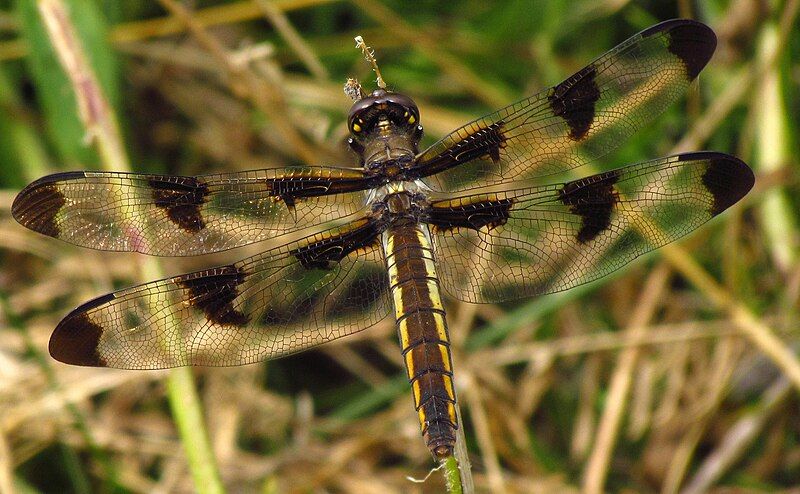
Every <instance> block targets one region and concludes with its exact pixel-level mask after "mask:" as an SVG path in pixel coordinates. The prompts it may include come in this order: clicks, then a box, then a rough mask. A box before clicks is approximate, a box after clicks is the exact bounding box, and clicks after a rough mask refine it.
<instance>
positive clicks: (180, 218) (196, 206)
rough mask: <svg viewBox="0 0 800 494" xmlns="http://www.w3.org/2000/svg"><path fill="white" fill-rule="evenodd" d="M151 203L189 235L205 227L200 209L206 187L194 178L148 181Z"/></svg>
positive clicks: (165, 178)
mask: <svg viewBox="0 0 800 494" xmlns="http://www.w3.org/2000/svg"><path fill="white" fill-rule="evenodd" d="M150 187H152V189H153V201H154V204H155V205H156V207H159V208H161V209H164V210H165V211H166V212H167V215H168V216H169V219H170V220H172V222H173V223H175V224H176V225H178V226H179V227H181V228H182V229H184V230H186V231H187V232H190V233H197V232H199V231H200V230H202V229H203V228H205V227H206V225H205V222H204V221H203V215H202V213H201V212H200V208H201V206H202V205H203V203H204V202H205V201H206V196H207V195H208V186H206V184H205V183H204V182H202V181H200V180H198V179H197V178H196V177H159V178H152V179H151V180H150Z"/></svg>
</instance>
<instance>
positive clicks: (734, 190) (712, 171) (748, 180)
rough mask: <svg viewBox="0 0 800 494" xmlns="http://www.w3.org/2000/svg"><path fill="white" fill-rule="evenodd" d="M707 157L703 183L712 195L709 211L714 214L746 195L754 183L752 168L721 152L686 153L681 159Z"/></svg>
mask: <svg viewBox="0 0 800 494" xmlns="http://www.w3.org/2000/svg"><path fill="white" fill-rule="evenodd" d="M696 159H707V160H708V162H707V164H706V171H705V173H704V174H703V185H704V186H705V188H706V189H707V190H708V192H710V193H711V195H712V196H713V197H714V203H713V205H712V206H711V208H710V210H709V212H710V213H711V214H712V215H714V216H716V215H718V214H719V213H721V212H723V211H725V210H726V209H728V208H729V207H731V206H733V205H734V204H736V203H737V202H739V200H740V199H741V198H742V197H744V196H745V195H747V193H748V192H749V191H750V189H752V188H753V185H754V184H755V176H754V175H753V170H751V169H750V167H749V166H747V164H745V162H743V161H741V160H739V159H737V158H734V157H733V156H729V155H727V154H722V153H687V154H682V155H681V161H687V160H696Z"/></svg>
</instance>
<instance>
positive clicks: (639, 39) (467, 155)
mask: <svg viewBox="0 0 800 494" xmlns="http://www.w3.org/2000/svg"><path fill="white" fill-rule="evenodd" d="M715 48H716V37H715V35H714V32H713V31H712V30H711V29H710V28H709V27H708V26H706V25H704V24H701V23H699V22H695V21H691V20H684V19H676V20H671V21H666V22H662V23H660V24H657V25H655V26H653V27H650V28H648V29H646V30H644V31H642V32H640V33H639V34H636V35H635V36H633V37H631V38H629V39H628V40H626V41H625V42H623V43H622V44H620V45H618V46H617V47H615V48H614V49H612V50H611V51H609V52H607V53H605V54H604V55H602V56H601V57H599V58H598V59H596V60H595V61H594V62H592V63H590V64H589V65H588V66H586V67H584V68H583V69H581V70H580V71H578V72H577V73H575V74H574V75H572V76H571V77H569V78H568V79H567V80H565V81H564V82H562V83H560V84H558V85H557V86H555V87H552V88H548V89H546V90H544V91H542V92H541V93H539V94H536V95H534V96H531V97H529V98H526V99H523V100H521V101H519V102H517V103H514V104H513V105H510V106H508V107H506V108H503V109H501V110H498V111H496V112H495V113H492V114H489V115H486V116H485V117H482V118H479V119H477V120H475V121H473V122H470V123H468V124H466V125H465V126H463V127H461V128H459V129H456V130H455V131H454V132H452V133H451V134H450V135H448V136H446V137H445V138H443V139H442V140H440V141H439V142H437V143H436V144H434V145H433V146H431V147H430V148H428V149H427V150H425V151H423V152H422V153H421V154H420V155H419V156H418V160H417V163H418V164H417V167H416V172H417V173H418V174H419V175H420V176H423V177H427V178H426V179H425V181H426V182H427V183H428V185H429V186H430V187H432V188H433V189H435V190H440V191H447V192H452V191H460V190H467V189H470V188H474V187H477V186H487V185H496V184H501V183H509V182H513V181H519V180H525V179H530V178H534V177H540V176H544V175H550V174H554V173H558V172H563V171H565V170H569V169H573V168H576V167H579V166H581V165H584V164H586V163H589V162H591V161H594V160H596V159H597V158H599V157H601V156H604V155H606V154H608V153H609V152H611V151H612V150H614V149H616V148H617V147H618V146H620V145H621V144H622V143H623V142H624V141H625V140H626V139H627V138H628V137H630V136H631V135H633V133H634V132H636V131H637V130H638V129H640V128H641V127H643V126H644V125H646V124H647V123H648V122H650V121H651V120H653V119H654V118H655V117H656V116H658V115H659V114H661V113H662V112H663V111H664V110H665V109H666V108H667V107H668V106H669V105H670V104H671V103H672V102H673V101H675V100H676V99H678V98H679V97H680V96H681V95H682V94H683V93H684V91H685V90H686V88H687V87H688V86H689V84H690V83H691V81H693V80H694V79H695V78H696V77H697V74H698V73H699V72H700V71H701V70H702V69H703V67H705V65H706V63H707V62H708V61H709V59H710V58H711V55H712V54H713V53H714V49H715Z"/></svg>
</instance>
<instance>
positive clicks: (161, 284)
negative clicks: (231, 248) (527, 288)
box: [50, 219, 391, 369]
mask: <svg viewBox="0 0 800 494" xmlns="http://www.w3.org/2000/svg"><path fill="white" fill-rule="evenodd" d="M379 236H380V231H379V229H378V228H377V227H376V226H375V224H374V223H373V222H372V221H371V220H369V219H364V220H358V221H356V222H352V223H350V224H348V225H345V226H342V227H338V228H336V229H332V230H329V231H326V232H324V233H321V234H317V235H314V236H311V237H308V238H306V239H303V240H300V241H297V242H293V243H291V244H288V245H285V246H283V247H280V248H276V249H273V250H269V251H266V252H264V253H262V254H259V255H256V256H253V257H250V258H247V259H244V260H242V261H240V262H237V263H235V264H231V265H228V266H221V267H217V268H213V269H208V270H204V271H199V272H195V273H191V274H186V275H182V276H177V277H173V278H168V279H164V280H160V281H154V282H151V283H146V284H143V285H139V286H136V287H133V288H128V289H125V290H120V291H117V292H114V293H112V294H109V295H105V296H103V297H100V298H97V299H95V300H92V301H90V302H88V303H86V304H84V305H82V306H81V307H78V308H77V309H75V310H74V311H73V312H72V313H70V314H69V315H68V316H67V317H65V318H64V319H63V320H62V321H61V322H60V323H59V325H58V327H56V329H55V331H54V332H53V336H52V337H51V339H50V353H51V355H53V357H54V358H56V359H57V360H60V361H62V362H66V363H70V364H75V365H88V366H108V367H117V368H126V369H161V368H168V367H176V366H183V365H213V366H227V365H240V364H247V363H252V362H257V361H261V360H264V359H270V358H275V357H280V356H283V355H288V354H291V353H295V352H299V351H301V350H304V349H307V348H309V347H312V346H315V345H318V344H321V343H324V342H327V341H331V340H334V339H337V338H340V337H342V336H345V335H349V334H352V333H356V332H358V331H361V330H363V329H365V328H367V327H369V326H372V325H373V324H375V323H377V322H378V321H379V320H381V319H382V318H383V317H384V316H386V314H388V313H389V307H390V305H389V304H390V303H391V302H390V301H389V299H388V297H387V292H388V286H389V283H388V279H387V275H386V271H385V268H384V266H383V255H382V251H381V246H380V241H379V240H376V239H379Z"/></svg>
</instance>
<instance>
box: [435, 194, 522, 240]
mask: <svg viewBox="0 0 800 494" xmlns="http://www.w3.org/2000/svg"><path fill="white" fill-rule="evenodd" d="M513 205H514V200H513V199H510V198H503V199H500V198H498V197H497V196H496V195H485V196H472V197H469V198H456V199H451V200H447V201H437V202H434V203H431V205H430V208H429V209H428V212H427V217H426V222H427V223H429V224H430V225H431V226H432V227H433V231H434V232H442V231H447V230H454V229H456V228H472V229H473V230H480V229H481V228H483V227H488V229H489V230H491V229H493V228H497V227H498V226H500V225H503V224H504V223H505V222H506V221H508V218H509V216H510V214H511V208H512V206H513Z"/></svg>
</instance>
